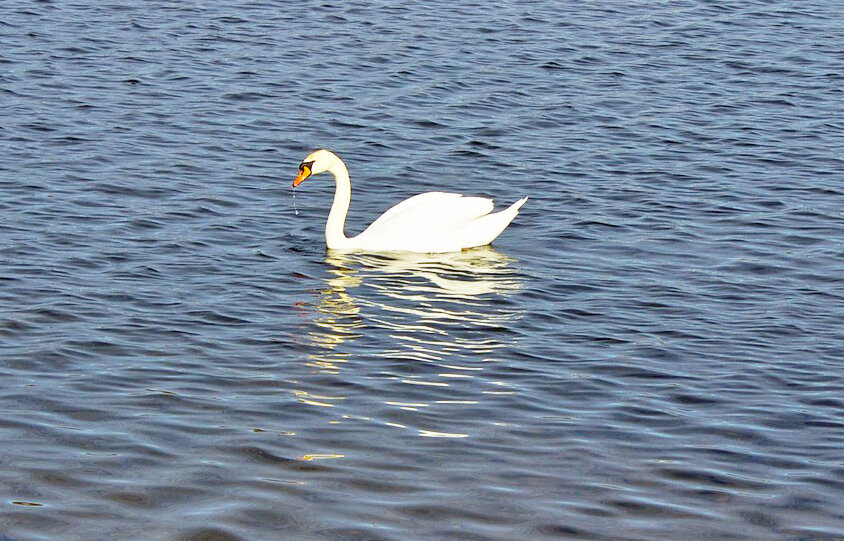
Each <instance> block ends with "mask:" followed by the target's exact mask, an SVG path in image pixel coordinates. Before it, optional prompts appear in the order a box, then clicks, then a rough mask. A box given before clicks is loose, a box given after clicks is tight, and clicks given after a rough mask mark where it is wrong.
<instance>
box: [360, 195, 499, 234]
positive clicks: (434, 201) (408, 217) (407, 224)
mask: <svg viewBox="0 0 844 541" xmlns="http://www.w3.org/2000/svg"><path fill="white" fill-rule="evenodd" d="M492 209H493V203H492V200H491V199H487V198H485V197H464V196H463V195H461V194H459V193H445V192H428V193H423V194H419V195H415V196H413V197H411V198H409V199H406V200H404V201H402V202H401V203H399V204H397V205H396V206H394V207H392V208H391V209H389V210H388V211H387V212H385V213H384V214H382V215H381V216H380V217H379V218H378V219H377V220H375V221H374V222H372V224H371V225H370V226H369V227H367V228H366V230H365V231H364V232H363V233H361V234H360V237H367V238H369V239H372V240H375V239H378V240H380V241H383V242H384V243H387V244H393V243H394V242H398V244H400V245H401V244H405V245H409V244H410V243H411V242H413V241H420V242H421V241H422V240H423V239H436V238H439V239H445V238H448V237H449V236H450V235H452V234H453V233H454V232H455V231H457V230H458V229H460V228H461V227H463V226H464V225H466V224H467V223H469V222H470V221H472V220H474V219H476V218H479V217H480V216H484V215H486V214H489V213H490V212H492Z"/></svg>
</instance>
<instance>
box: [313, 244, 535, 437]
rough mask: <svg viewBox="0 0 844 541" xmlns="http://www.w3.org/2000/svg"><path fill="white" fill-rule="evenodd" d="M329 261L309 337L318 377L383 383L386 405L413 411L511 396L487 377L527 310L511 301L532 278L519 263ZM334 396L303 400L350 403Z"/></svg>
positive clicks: (353, 256) (474, 255) (341, 257)
mask: <svg viewBox="0 0 844 541" xmlns="http://www.w3.org/2000/svg"><path fill="white" fill-rule="evenodd" d="M325 262H326V264H327V266H328V273H329V275H330V277H328V278H327V279H326V285H327V287H326V288H325V289H324V290H322V291H321V292H320V298H319V300H318V301H317V304H316V306H315V308H316V314H315V316H314V319H313V320H312V322H313V324H314V327H312V330H311V332H310V333H309V340H308V341H309V342H310V346H311V347H310V348H309V349H310V355H308V357H307V361H306V362H307V365H308V366H309V367H310V369H311V371H312V373H314V372H316V373H319V374H323V375H328V374H334V375H340V376H341V378H342V379H343V380H344V381H345V380H346V379H347V378H348V379H355V380H356V381H361V380H360V379H358V378H363V379H364V380H366V381H369V382H371V381H373V380H377V384H376V385H377V386H378V388H379V390H378V395H379V401H381V403H382V404H387V405H389V406H394V407H399V408H402V409H405V410H417V409H419V408H421V407H427V406H429V405H431V404H433V403H436V404H444V403H476V402H477V398H478V395H479V394H485V393H489V394H509V393H510V391H509V390H508V389H506V386H503V385H502V384H501V383H500V382H496V381H492V378H491V377H490V376H486V375H484V374H483V372H484V370H485V368H486V366H489V363H490V362H494V361H496V360H498V359H499V358H500V356H496V354H495V352H496V351H497V350H499V349H501V348H504V347H507V346H510V345H512V344H513V343H514V342H515V340H516V336H517V334H516V333H515V332H513V331H512V330H510V329H511V327H512V323H513V321H515V320H517V319H518V318H519V317H520V316H521V312H522V309H521V308H519V307H518V305H517V304H516V303H514V302H512V300H511V299H510V298H511V297H512V296H513V295H514V293H516V292H518V291H520V290H521V289H522V285H523V279H522V277H521V276H520V275H519V274H518V273H517V272H516V270H515V269H514V268H513V264H514V263H515V260H514V259H512V258H510V257H508V256H506V255H503V254H501V253H500V252H497V251H496V250H494V249H493V248H491V247H489V246H485V247H481V248H475V249H472V250H467V251H463V252H457V253H449V254H410V253H407V254H404V253H402V254H399V253H394V254H377V255H376V254H360V253H341V252H329V254H328V256H327V257H326V260H325ZM468 380H471V381H468ZM398 384H400V385H398ZM419 386H423V387H419ZM331 395H334V393H329V392H324V393H320V392H319V391H318V390H317V389H314V392H312V393H307V392H302V394H301V395H300V396H299V400H300V401H303V402H307V403H310V404H314V405H320V406H334V405H338V401H342V400H344V399H345V398H346V397H344V396H336V395H334V396H331ZM388 424H389V423H388ZM419 432H420V433H427V434H423V435H437V434H440V433H438V432H436V431H425V430H420V431H419ZM442 434H446V433H442Z"/></svg>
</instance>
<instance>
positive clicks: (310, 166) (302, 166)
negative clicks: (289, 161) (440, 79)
mask: <svg viewBox="0 0 844 541" xmlns="http://www.w3.org/2000/svg"><path fill="white" fill-rule="evenodd" d="M306 167H307V168H308V171H310V170H312V169H313V168H314V162H302V163H301V164H300V165H299V171H304V170H305V168H306Z"/></svg>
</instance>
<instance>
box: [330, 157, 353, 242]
mask: <svg viewBox="0 0 844 541" xmlns="http://www.w3.org/2000/svg"><path fill="white" fill-rule="evenodd" d="M328 171H329V172H330V173H331V174H332V175H334V183H335V188H334V203H332V205H331V212H329V213H328V221H327V222H326V224H325V244H326V245H327V246H328V247H329V248H331V249H342V248H344V247H345V246H346V244H347V243H348V240H349V239H347V238H346V235H345V234H344V233H343V226H344V225H345V223H346V214H348V212H349V203H350V202H351V200H352V183H351V181H349V171H348V169H346V166H345V164H344V163H343V162H342V161H341V160H340V159H339V158H338V159H336V160H334V163H332V164H331V167H329V168H328Z"/></svg>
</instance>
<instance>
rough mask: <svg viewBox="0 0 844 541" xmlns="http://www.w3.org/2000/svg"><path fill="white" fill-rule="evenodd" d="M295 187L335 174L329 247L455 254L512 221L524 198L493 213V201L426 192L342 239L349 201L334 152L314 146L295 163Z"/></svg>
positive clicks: (481, 242)
mask: <svg viewBox="0 0 844 541" xmlns="http://www.w3.org/2000/svg"><path fill="white" fill-rule="evenodd" d="M299 171H300V172H299V176H298V177H296V180H295V181H293V186H294V187H295V186H298V185H299V183H301V182H302V181H304V180H305V179H306V178H308V177H309V176H310V175H315V174H318V173H323V172H326V171H327V172H329V173H331V174H333V175H334V181H335V183H336V188H335V191H334V203H333V204H332V205H331V212H329V213H328V221H327V222H326V224H325V243H326V245H327V246H328V248H330V249H332V250H349V251H351V250H359V251H367V252H393V251H395V252H419V253H443V252H457V251H460V250H464V249H466V248H473V247H475V246H485V245H487V244H489V243H491V242H492V241H493V240H495V238H496V237H498V235H500V234H501V232H502V231H504V229H505V228H506V227H507V226H508V225H509V224H510V222H511V221H513V218H515V217H516V215H517V214H518V213H519V208H520V207H521V206H522V205H524V203H525V201H527V197H524V198H522V199H519V200H518V201H516V202H515V203H513V204H512V205H510V206H509V207H507V208H506V209H504V210H502V211H500V212H495V213H493V212H492V209H493V203H492V199H487V198H485V197H465V196H463V195H461V194H459V193H445V192H428V193H423V194H419V195H415V196H413V197H411V198H409V199H406V200H404V201H402V202H401V203H399V204H398V205H396V206H394V207H392V208H391V209H389V210H388V211H387V212H385V213H384V214H382V215H381V216H380V217H379V218H378V219H377V220H375V221H374V222H372V224H371V225H370V226H369V227H367V228H366V229H365V230H364V231H363V233H361V234H360V235H357V236H355V237H346V235H345V234H344V233H343V226H344V225H345V223H346V215H347V214H348V212H349V203H350V201H351V199H352V185H351V182H350V181H349V171H348V170H347V169H346V165H345V164H344V163H343V161H342V160H341V159H340V158H339V157H337V156H336V155H335V154H333V153H331V152H329V151H327V150H317V151H316V152H314V153H313V154H311V155H309V156H308V157H307V158H305V160H304V161H303V162H302V165H301V166H299Z"/></svg>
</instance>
